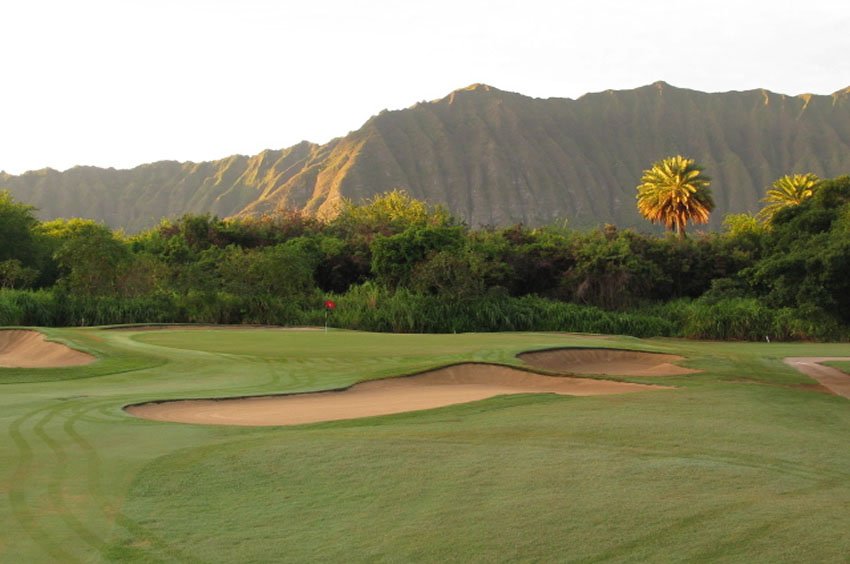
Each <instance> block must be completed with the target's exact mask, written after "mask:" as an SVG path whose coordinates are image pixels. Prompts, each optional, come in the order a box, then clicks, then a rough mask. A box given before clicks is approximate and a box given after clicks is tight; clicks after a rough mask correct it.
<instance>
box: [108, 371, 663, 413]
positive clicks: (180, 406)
mask: <svg viewBox="0 0 850 564" xmlns="http://www.w3.org/2000/svg"><path fill="white" fill-rule="evenodd" d="M658 389H663V388H661V387H660V386H646V385H643V384H630V383H628V382H610V381H605V380H588V379H582V378H569V377H556V376H544V375H541V374H535V373H533V372H527V371H525V370H519V369H516V368H510V367H508V366H499V365H496V364H480V363H476V364H473V363H465V364H455V365H453V366H448V367H444V368H438V369H437V370H430V371H427V372H423V373H421V374H416V375H413V376H407V377H398V378H387V379H384V380H373V381H371V382H362V383H360V384H355V385H354V386H351V387H350V388H347V389H345V390H334V391H328V392H317V393H312V394H289V395H277V396H255V397H248V398H234V399H222V400H183V401H166V402H152V403H144V404H141V405H131V406H128V407H126V408H125V410H126V411H127V412H128V413H131V414H133V415H135V416H137V417H142V418H144V419H151V420H154V421H174V422H178V423H204V424H208V425H245V426H269V425H298V424H303V423H317V422H321V421H339V420H342V419H355V418H358V417H370V416H375V415H390V414H394V413H407V412H410V411H419V410H423V409H434V408H436V407H445V406H447V405H456V404H459V403H468V402H471V401H476V400H482V399H487V398H492V397H495V396H500V395H511V394H547V393H550V394H560V395H567V396H599V395H609V394H625V393H633V392H640V391H648V390H658Z"/></svg>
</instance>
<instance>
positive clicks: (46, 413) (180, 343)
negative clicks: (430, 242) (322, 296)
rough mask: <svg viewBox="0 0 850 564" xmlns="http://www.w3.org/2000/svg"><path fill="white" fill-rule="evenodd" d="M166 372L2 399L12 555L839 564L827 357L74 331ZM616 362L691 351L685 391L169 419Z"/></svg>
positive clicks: (847, 499) (450, 340)
mask: <svg viewBox="0 0 850 564" xmlns="http://www.w3.org/2000/svg"><path fill="white" fill-rule="evenodd" d="M88 334H91V335H93V336H97V337H98V338H99V339H103V341H102V342H100V346H102V347H103V351H105V353H106V354H110V351H115V352H116V353H117V354H118V355H119V356H120V355H121V354H124V353H123V352H122V351H127V352H129V353H132V354H134V355H138V356H140V357H149V358H151V359H156V360H157V361H158V362H164V363H165V364H163V365H161V366H157V367H152V368H147V369H143V370H139V371H135V372H124V373H119V374H114V375H103V376H100V377H98V378H89V379H75V380H66V381H56V382H50V383H27V384H9V385H8V386H4V388H3V389H4V391H6V393H5V394H3V395H2V396H0V426H2V428H3V432H4V434H7V435H8V436H9V439H10V440H8V441H4V442H2V443H0V467H2V468H4V469H6V470H5V471H4V473H3V474H2V475H0V476H2V477H0V490H3V491H5V492H6V493H7V495H6V497H5V498H4V502H0V523H2V524H3V527H2V529H0V531H2V532H0V560H2V561H45V560H50V559H53V560H62V561H70V560H99V559H104V560H108V561H138V562H147V561H179V562H187V561H215V562H264V561H370V562H371V561H455V562H460V561H465V562H468V561H504V560H522V561H600V560H612V561H626V560H628V561H635V560H727V561H741V562H753V561H763V562H776V561H801V560H804V561H843V560H845V559H846V555H847V554H848V553H850V539H848V537H847V535H846V534H845V531H846V527H847V507H848V506H850V470H849V469H850V451H848V449H847V448H846V437H847V430H848V428H850V402H848V400H846V399H844V398H840V397H836V396H831V395H828V394H825V393H823V392H821V391H817V390H814V389H809V388H807V385H809V384H811V383H812V381H811V380H809V379H808V378H807V377H806V376H804V375H802V374H799V373H797V372H795V371H794V370H793V369H791V368H790V367H788V366H785V365H784V364H782V362H781V358H783V357H785V356H806V355H820V356H842V355H848V356H850V347H848V346H846V345H829V344H775V345H767V344H753V343H708V342H690V341H677V340H638V339H633V338H619V337H604V336H590V337H588V336H578V335H564V334H545V333H534V334H527V333H522V334H460V335H427V336H423V335H385V334H371V333H353V332H347V331H331V332H329V333H327V334H325V333H321V332H312V333H307V332H304V333H297V332H287V331H276V330H254V329H248V330H239V331H228V330H202V329H199V330H168V331H159V332H133V331H97V330H87V331H85V330H80V331H69V332H68V333H67V334H66V337H67V338H68V339H69V340H74V341H76V340H77V339H78V338H83V337H82V336H83V335H88ZM557 346H608V347H616V348H633V349H644V350H658V351H663V352H673V353H678V354H682V355H684V356H686V357H688V358H689V359H690V360H689V361H688V362H687V363H686V364H687V365H688V366H691V367H695V368H701V369H704V370H706V372H704V373H701V374H695V375H690V376H682V377H666V378H653V379H648V380H647V381H652V382H661V383H665V384H672V385H675V386H677V387H678V389H676V390H664V391H657V392H646V393H640V394H631V395H622V396H605V397H590V398H569V397H559V396H552V395H522V396H511V397H500V398H493V399H491V400H486V401H482V402H476V403H472V404H467V405H460V406H453V407H446V408H442V409H438V410H431V411H424V412H417V413H409V414H401V415H395V416H387V417H376V418H369V419H362V420H356V421H340V422H333V423H323V424H315V425H308V426H301V427H290V428H285V427H280V428H257V429H252V428H227V427H216V426H194V425H179V424H169V423H157V422H149V421H143V420H139V419H134V418H132V417H129V416H127V415H126V414H124V413H123V412H122V411H121V409H120V408H121V406H122V405H125V404H127V403H134V402H137V401H144V400H147V399H164V398H168V397H201V396H226V395H245V394H251V393H263V392H277V391H286V390H291V391H295V390H310V389H320V388H331V387H339V386H343V385H347V384H349V383H352V382H354V381H357V380H362V379H366V378H372V377H379V376H382V375H388V374H401V373H409V372H414V371H417V370H420V369H422V368H427V367H429V366H434V365H439V364H444V363H447V362H454V361H459V360H487V361H490V362H509V363H517V362H518V361H517V360H516V359H515V358H514V355H515V353H516V352H519V351H523V350H529V349H535V348H549V347H557Z"/></svg>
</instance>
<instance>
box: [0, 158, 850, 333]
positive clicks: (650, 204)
mask: <svg viewBox="0 0 850 564" xmlns="http://www.w3.org/2000/svg"><path fill="white" fill-rule="evenodd" d="M709 182H710V180H709V179H708V178H707V177H706V176H705V174H704V171H703V170H702V168H701V167H699V166H698V165H696V164H695V163H694V162H693V161H692V160H690V159H686V158H684V157H671V158H670V159H664V160H662V161H659V162H658V163H655V164H654V165H653V166H652V167H651V168H650V169H648V170H647V171H645V173H644V176H643V178H642V181H641V184H640V185H639V186H638V188H637V204H638V209H639V211H641V213H643V214H644V216H645V217H647V219H649V220H651V221H654V222H657V223H661V224H663V225H665V226H667V227H668V228H669V229H671V230H672V231H674V232H675V233H674V234H670V235H665V236H659V235H651V234H643V233H639V232H637V231H634V230H630V229H618V228H617V227H616V226H613V225H604V226H601V227H599V228H598V229H593V230H586V231H578V230H572V229H569V228H565V227H556V226H544V227H538V228H529V227H526V226H523V225H514V226H510V227H501V228H496V227H480V228H470V227H469V226H467V225H465V224H464V223H463V222H462V221H460V220H458V219H457V218H456V217H454V216H452V215H451V214H450V213H449V212H448V211H447V210H446V209H445V208H443V207H440V206H431V205H428V204H426V203H425V202H421V201H417V200H415V199H412V198H411V197H410V196H408V195H407V194H406V193H405V192H403V191H393V192H389V193H386V194H382V195H379V196H376V197H374V198H372V199H371V200H369V201H367V202H366V203H364V204H362V205H355V204H353V203H351V202H344V203H343V204H342V206H341V209H340V211H339V214H338V215H336V216H335V217H334V218H332V219H329V220H319V219H317V218H315V217H310V216H307V215H304V214H302V213H300V212H297V211H292V210H279V211H277V212H275V213H271V214H268V215H266V216H263V217H258V218H230V219H220V218H218V217H213V216H210V215H185V216H183V217H181V218H179V219H177V220H166V221H163V222H162V223H161V224H160V225H158V226H157V227H155V228H153V229H150V230H148V231H145V232H143V233H139V234H136V235H132V236H127V235H125V234H123V233H121V232H118V231H112V230H110V229H109V228H107V227H106V226H104V225H103V224H100V223H96V222H94V221H90V220H83V219H68V220H65V219H60V220H52V221H38V220H37V219H36V218H35V216H34V212H35V210H34V209H33V208H31V207H29V206H26V205H24V204H21V203H19V202H16V201H14V200H13V199H12V198H11V197H10V196H9V194H8V193H0V287H2V289H0V325H95V324H111V323H173V322H203V323H261V324H318V323H321V322H322V320H323V317H324V312H323V309H322V304H323V302H324V300H326V299H328V298H331V299H334V300H335V301H336V302H337V303H338V305H339V307H338V308H337V309H336V310H335V311H334V312H333V314H332V321H331V322H332V324H335V325H337V326H341V327H350V328H357V329H367V330H383V331H425V332H437V331H496V330H566V331H596V332H606V333H627V334H633V335H639V336H648V335H679V336H688V337H699V338H733V339H764V338H765V337H769V338H772V339H843V338H845V336H846V335H847V328H848V324H850V178H848V177H841V178H837V179H833V180H820V179H817V178H816V177H814V176H813V175H794V176H788V177H783V178H782V179H780V180H778V181H777V183H775V185H774V186H773V187H771V188H770V191H769V192H768V193H767V195H766V200H765V207H764V209H763V210H762V211H761V212H760V213H759V214H758V215H747V214H736V215H730V216H728V217H727V218H726V220H725V222H724V229H723V231H722V232H718V233H699V234H695V235H691V236H690V237H686V236H685V233H686V230H685V227H686V225H687V223H705V221H707V219H708V214H710V212H711V210H712V209H713V200H712V199H711V194H710V192H709V191H708V185H709Z"/></svg>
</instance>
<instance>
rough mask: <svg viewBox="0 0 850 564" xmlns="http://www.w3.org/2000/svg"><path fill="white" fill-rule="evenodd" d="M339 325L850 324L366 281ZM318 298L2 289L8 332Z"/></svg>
mask: <svg viewBox="0 0 850 564" xmlns="http://www.w3.org/2000/svg"><path fill="white" fill-rule="evenodd" d="M332 298H333V299H334V300H335V301H336V302H337V304H338V307H337V308H336V310H334V311H333V312H332V313H331V314H330V323H331V325H333V326H334V327H339V328H344V329H357V330H363V331H377V332H394V333H466V332H491V331H569V332H582V333H605V334H615V335H632V336H635V337H657V336H678V337H686V338H691V339H717V340H749V341H759V340H765V339H766V338H769V339H770V340H775V341H790V340H831V341H837V340H847V338H848V331H847V328H845V327H842V326H841V325H839V324H838V323H837V322H836V321H835V320H834V319H833V318H831V317H830V316H828V315H826V314H825V313H823V312H818V311H805V312H804V311H801V310H797V309H791V308H781V309H774V308H770V307H768V306H766V305H764V304H762V303H761V302H759V301H758V300H755V299H749V298H732V299H725V300H720V301H713V302H709V301H704V300H693V301H691V300H676V301H673V302H668V303H666V304H662V305H654V306H646V307H643V308H640V309H637V310H634V311H630V312H612V311H606V310H602V309H599V308H597V307H593V306H585V305H578V304H573V303H566V302H559V301H553V300H548V299H544V298H539V297H536V296H524V297H519V298H512V297H508V296H479V297H475V298H468V299H448V298H443V297H438V296H430V295H422V294H416V293H413V292H411V291H409V290H406V289H400V290H397V291H395V292H392V291H389V290H387V289H385V288H383V287H381V286H378V285H375V284H372V283H366V284H363V285H360V286H355V287H353V288H352V289H351V290H349V291H348V292H347V293H345V294H341V295H337V296H332ZM324 322H325V311H324V309H323V308H322V299H321V297H320V296H318V295H308V296H303V297H302V298H299V299H298V300H293V299H284V298H280V297H276V296H269V295H247V296H239V295H234V294H229V293H225V292H189V293H188V294H154V295H150V296H144V297H136V298H118V297H109V296H106V297H81V296H74V295H69V294H64V293H60V292H54V291H50V290H38V291H24V290H3V291H0V326H2V325H40V326H87V325H88V326H90V325H111V324H121V323H224V324H238V323H252V324H264V325H305V324H306V325H322V324H323V323H324Z"/></svg>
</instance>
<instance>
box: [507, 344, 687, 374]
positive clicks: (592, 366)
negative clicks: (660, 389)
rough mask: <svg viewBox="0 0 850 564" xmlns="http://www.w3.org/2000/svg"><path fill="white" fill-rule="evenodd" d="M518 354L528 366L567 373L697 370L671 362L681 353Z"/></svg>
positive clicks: (596, 351) (577, 350)
mask: <svg viewBox="0 0 850 564" xmlns="http://www.w3.org/2000/svg"><path fill="white" fill-rule="evenodd" d="M518 357H519V358H520V359H522V361H523V362H525V363H526V364H528V365H529V366H533V367H535V368H540V369H543V370H551V371H553V372H564V373H567V374H606V375H610V376H678V375H681V374H693V373H695V372H699V370H693V369H691V368H683V367H681V366H676V365H675V364H673V363H674V362H678V361H680V360H685V357H682V356H677V355H674V354H661V353H647V352H638V351H624V350H617V349H582V348H567V349H551V350H548V351H536V352H527V353H522V354H520V355H518Z"/></svg>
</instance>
